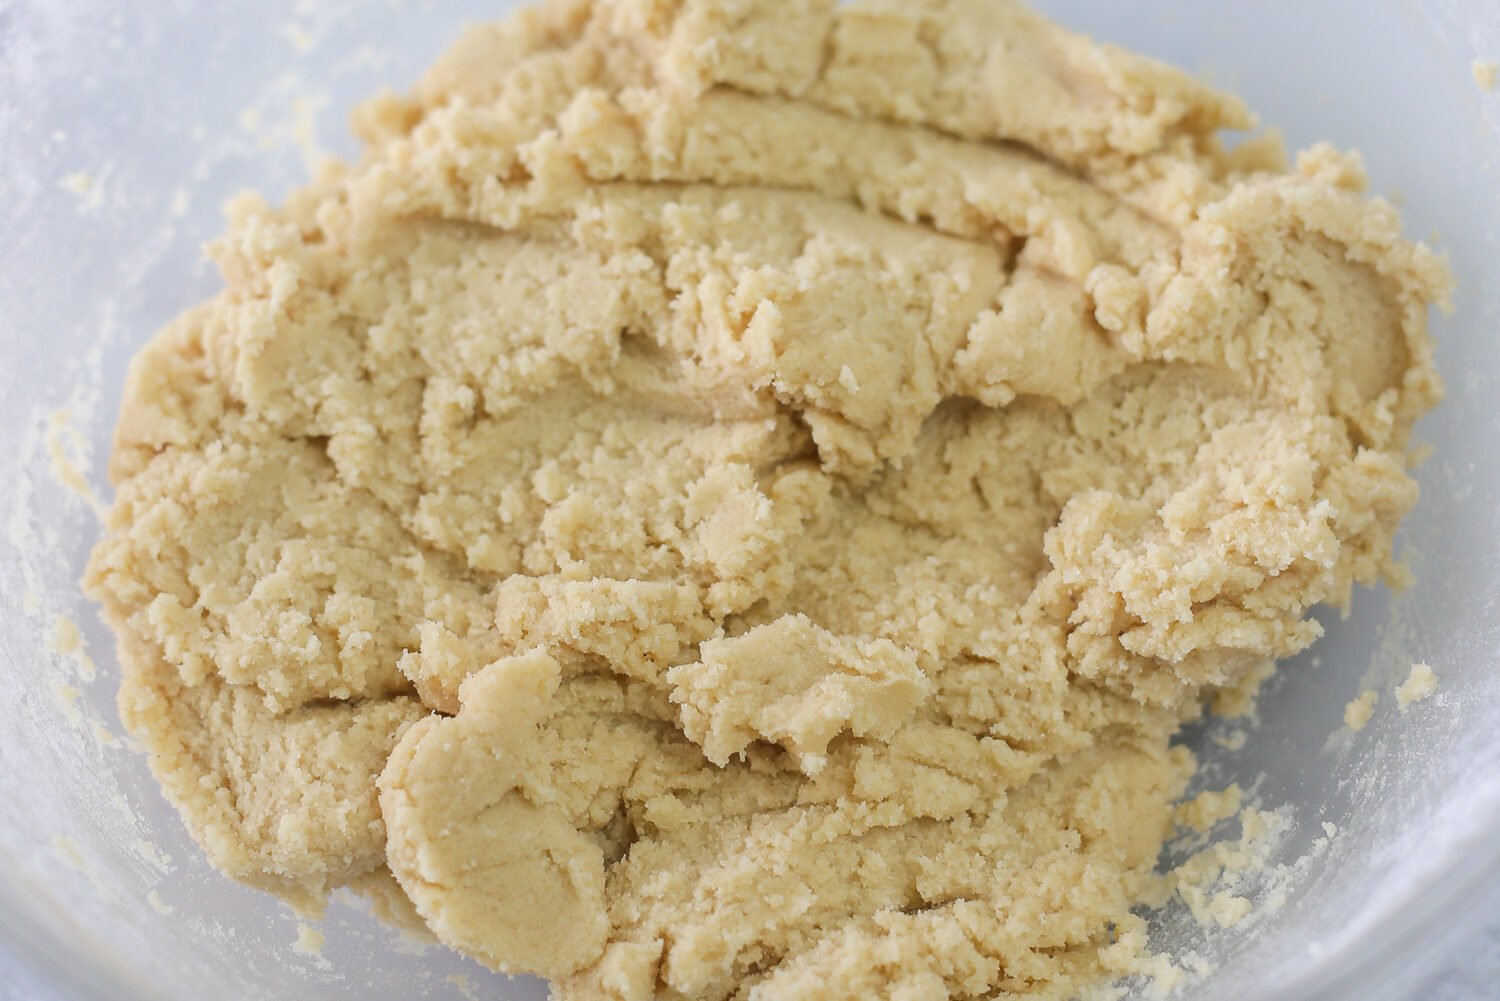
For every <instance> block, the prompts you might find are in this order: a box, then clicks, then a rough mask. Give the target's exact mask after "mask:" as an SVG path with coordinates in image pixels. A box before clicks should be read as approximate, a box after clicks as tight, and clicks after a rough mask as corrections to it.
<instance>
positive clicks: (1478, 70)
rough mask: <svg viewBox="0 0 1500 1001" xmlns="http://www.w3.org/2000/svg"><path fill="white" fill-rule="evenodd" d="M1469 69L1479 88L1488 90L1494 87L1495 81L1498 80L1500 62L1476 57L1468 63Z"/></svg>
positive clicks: (1499, 77) (1499, 76) (1499, 78)
mask: <svg viewBox="0 0 1500 1001" xmlns="http://www.w3.org/2000/svg"><path fill="white" fill-rule="evenodd" d="M1469 70H1470V72H1471V73H1473V75H1474V82H1475V83H1477V84H1478V85H1479V89H1480V90H1483V91H1485V92H1489V91H1492V90H1494V89H1495V83H1496V81H1497V80H1500V64H1497V63H1495V62H1494V61H1492V60H1489V59H1476V60H1474V62H1473V63H1471V64H1470V66H1469Z"/></svg>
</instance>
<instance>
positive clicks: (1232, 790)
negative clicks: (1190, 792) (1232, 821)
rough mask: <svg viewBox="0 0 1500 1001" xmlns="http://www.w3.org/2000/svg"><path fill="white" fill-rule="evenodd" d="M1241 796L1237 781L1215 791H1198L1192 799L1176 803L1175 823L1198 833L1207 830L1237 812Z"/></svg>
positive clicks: (1240, 803)
mask: <svg viewBox="0 0 1500 1001" xmlns="http://www.w3.org/2000/svg"><path fill="white" fill-rule="evenodd" d="M1243 798H1244V797H1243V792H1242V791H1241V789H1240V787H1239V784H1238V783H1235V784H1233V785H1230V786H1228V787H1227V788H1225V789H1223V790H1220V791H1217V792H1214V791H1208V792H1202V793H1199V794H1198V795H1197V796H1196V797H1194V798H1193V799H1190V800H1188V801H1187V802H1186V803H1182V804H1180V805H1178V807H1177V811H1176V816H1175V820H1176V823H1177V825H1178V826H1179V827H1186V828H1190V829H1191V830H1194V831H1197V832H1198V833H1200V834H1201V833H1204V832H1207V831H1208V830H1209V829H1210V828H1212V827H1213V826H1214V825H1215V824H1217V823H1219V822H1220V821H1221V820H1227V819H1229V818H1230V817H1233V816H1234V815H1235V814H1237V813H1239V812H1240V808H1241V806H1242V800H1243Z"/></svg>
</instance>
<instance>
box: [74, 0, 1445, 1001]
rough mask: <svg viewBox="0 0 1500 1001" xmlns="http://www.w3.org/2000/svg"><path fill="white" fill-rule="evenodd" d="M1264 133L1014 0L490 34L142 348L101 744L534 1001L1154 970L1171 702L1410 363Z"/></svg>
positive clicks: (1392, 245) (1318, 517)
mask: <svg viewBox="0 0 1500 1001" xmlns="http://www.w3.org/2000/svg"><path fill="white" fill-rule="evenodd" d="M1252 124H1253V121H1252V118H1251V116H1250V115H1249V114H1248V112H1247V111H1246V109H1245V108H1244V107H1243V106H1242V105H1241V104H1240V102H1238V101H1237V100H1235V99H1233V98H1231V97H1228V96H1226V95H1223V94H1221V93H1218V92H1217V91H1214V90H1212V89H1210V88H1208V87H1206V86H1204V85H1202V84H1200V83H1198V82H1197V81H1195V80H1193V79H1192V78H1190V77H1188V76H1186V75H1184V74H1182V73H1180V72H1178V71H1176V70H1174V69H1171V68H1168V67H1166V66H1162V65H1160V64H1157V63H1154V62H1151V61H1149V60H1146V59H1144V58H1140V57H1137V56H1134V55H1131V54H1128V53H1126V52H1123V51H1121V50H1119V49H1116V48H1112V47H1109V46H1101V45H1097V44H1094V43H1092V42H1090V41H1088V40H1086V39H1083V38H1081V37H1079V36H1076V35H1073V34H1070V33H1068V32H1066V31H1064V30H1062V29H1060V28H1058V27H1056V26H1054V25H1052V24H1051V23H1049V22H1047V21H1046V20H1044V19H1042V18H1040V17H1039V16H1037V15H1035V14H1033V13H1031V12H1030V11H1029V10H1027V9H1025V8H1024V7H1022V6H1019V5H1018V4H1015V3H1011V2H1007V0H923V2H921V3H908V2H901V3H897V2H894V0H860V2H855V3H851V4H842V5H841V4H835V3H834V2H833V0H795V2H788V0H592V2H585V0H554V2H551V3H549V4H547V5H546V6H543V7H540V8H538V9H534V10H529V11H526V12H523V13H521V14H519V15H517V16H516V17H514V18H513V19H511V20H510V21H508V22H506V23H504V24H500V25H494V26H487V27H478V28H474V29H472V30H471V31H469V32H468V33H467V34H466V35H465V36H464V37H463V38H462V39H461V40H460V41H459V42H458V43H457V45H456V46H455V47H454V48H453V50H452V51H450V52H449V53H448V54H447V55H446V56H444V57H443V59H442V60H440V61H439V63H438V64H437V65H436V66H434V67H433V69H432V70H431V71H430V72H429V73H428V74H427V75H426V76H425V78H424V79H423V80H422V82H421V83H420V84H419V85H418V87H417V88H416V89H415V91H414V92H413V93H412V94H411V95H409V96H395V95H391V94H387V95H383V96H380V97H377V98H376V99H374V100H373V101H371V102H369V103H368V104H366V105H365V106H364V107H363V108H362V109H361V111H360V112H359V113H358V114H357V116H356V128H357V130H358V131H359V133H360V135H361V136H362V138H363V140H364V142H365V152H364V154H363V156H362V158H361V159H360V160H359V161H358V162H357V163H355V164H352V165H349V166H347V167H337V168H331V169H330V170H328V171H327V172H326V173H325V174H324V175H323V176H321V177H320V178H319V179H318V180H317V181H316V182H315V183H313V184H312V185H310V186H309V187H308V188H306V189H304V190H302V191H299V192H297V193H295V194H294V195H292V196H291V197H290V198H289V199H288V200H287V202H286V204H284V205H282V206H281V207H279V208H273V207H271V206H269V205H268V204H266V203H265V202H264V201H262V200H260V199H258V198H256V197H254V196H244V197H242V198H241V199H239V200H238V201H237V202H236V203H235V204H234V205H233V207H232V211H231V226H230V230H229V232H228V234H227V235H226V236H225V237H224V238H223V239H221V240H220V241H218V242H217V243H216V244H215V245H214V246H213V255H214V257H215V259H216V261H217V262H218V265H219V267H220V270H221V271H222V273H223V276H224V280H225V288H224V290H223V291H222V292H221V293H220V294H219V295H218V296H216V297H215V298H214V299H212V300H211V301H209V302H207V303H205V304H203V305H201V306H198V307H197V308H195V309H192V310H190V311H189V312H188V313H186V314H185V315H184V316H183V317H182V318H181V319H179V320H178V321H177V322H175V323H174V324H172V325H171V326H169V327H168V328H167V329H166V330H164V331H163V332H161V333H160V334H159V335H158V336H157V337H156V338H155V340H153V341H152V342H151V343H150V344H149V345H148V346H147V347H146V348H145V349H144V350H143V351H142V352H141V354H140V355H139V357H138V358H137V359H136V360H135V363H134V365H133V366H132V368H131V371H130V375H129V379H128V384H127V387H126V393H125V400H124V404H123V407H122V409H121V414H120V419H119V426H118V433H117V443H116V447H115V450H114V454H113V457H112V460H111V473H112V477H113V481H114V483H115V486H116V496H115V500H114V504H113V507H112V508H111V510H110V513H109V517H108V523H107V532H106V536H105V538H104V539H103V541H101V542H100V543H99V545H98V548H97V549H96V550H95V553H94V556H93V560H92V563H91V565H90V568H89V572H88V578H87V586H88V588H89V590H90V591H91V593H92V594H93V595H95V596H96V597H97V598H98V600H99V601H100V602H101V603H102V604H103V607H104V610H105V614H106V615H107V617H108V619H109V621H110V622H111V623H112V625H113V626H114V628H115V629H116V631H117V632H118V634H119V643H120V647H119V653H120V658H119V659H120V662H121V667H122V670H123V677H122V682H121V694H120V704H121V710H122V714H123V716H124V719H125V722H126V723H127V725H128V726H129V728H130V730H131V732H132V733H133V734H134V735H135V736H136V738H137V739H138V740H139V741H140V742H141V743H142V744H143V745H144V747H145V748H146V750H147V751H148V752H149V754H150V760H151V766H152V768H153V770H154V772H155V774H156V775H157V777H158V779H159V780H160V781H161V784H162V786H163V788H164V790H165V791H166V793H167V795H168V796H169V798H170V799H171V800H172V801H173V802H174V803H175V804H176V806H177V807H178V809H179V810H180V811H181V813H182V815H183V817H184V819H185V821H186V822H187V824H188V826H189V828H190V829H191V831H192V832H193V834H194V836H195V837H196V838H197V840H198V841H199V843H200V844H202V845H203V847H204V849H205V851H206V852H207V853H208V855H209V857H210V858H211V860H212V861H213V862H214V864H216V865H217V866H219V867H220V868H221V869H223V870H224V871H225V872H227V873H229V874H230V875H232V876H234V877H236V878H238V879H241V880H244V881H246V882H249V883H252V884H254V885H257V886H262V887H265V888H268V889H271V890H274V891H276V892H279V893H282V894H284V895H287V896H288V897H290V898H292V899H294V900H295V901H297V902H299V903H301V904H303V905H305V906H316V904H317V902H318V901H319V900H321V899H322V898H323V897H324V896H326V894H327V893H328V891H329V890H331V889H332V888H335V887H338V886H346V885H349V886H355V887H367V888H376V889H377V890H378V895H379V896H380V898H381V899H382V901H384V905H385V907H386V909H387V910H389V911H391V912H393V913H401V912H402V907H401V906H400V905H399V904H393V903H392V902H391V899H390V898H391V896H392V894H396V893H397V891H396V889H395V885H394V884H398V885H399V887H400V890H401V891H402V892H404V894H405V895H406V896H407V897H409V898H410V902H411V904H412V905H414V908H415V912H416V914H417V915H419V916H420V919H421V920H422V921H423V922H425V923H426V925H427V926H428V927H429V928H430V929H431V931H432V932H433V933H434V934H435V935H436V936H437V937H438V938H439V939H441V940H442V941H443V942H445V943H447V944H448V945H450V946H452V947H454V948H457V949H459V950H462V951H463V952H466V953H468V954H470V955H472V956H475V957H477V958H478V959H480V960H481V961H483V962H485V963H486V964H488V965H490V966H492V967H494V968H496V969H501V970H507V971H515V972H520V971H529V972H536V973H540V974H543V975H545V976H548V977H550V978H552V979H553V981H554V986H555V990H556V992H557V995H558V996H559V997H561V998H574V999H586V998H587V999H596V998H612V999H619V1001H637V999H641V1001H643V999H648V998H679V999H694V1001H698V999H704V1001H708V999H723V998H730V997H735V998H767V999H768V998H778V999H788V998H799V999H813V998H819V999H822V998H866V997H877V996H879V997H907V998H935V997H981V996H984V997H988V996H993V995H995V994H996V993H997V992H998V993H1003V994H1005V995H1006V996H1026V997H1036V998H1052V999H1063V998H1070V997H1073V996H1074V995H1076V994H1077V993H1079V992H1080V991H1083V990H1085V989H1088V988H1090V987H1093V986H1097V985H1099V984H1100V983H1102V982H1104V981H1106V980H1108V979H1110V978H1112V977H1115V976H1119V975H1123V974H1128V973H1130V972H1133V971H1136V970H1140V969H1145V968H1146V967H1145V965H1143V964H1144V963H1145V960H1146V959H1147V958H1148V957H1147V955H1146V953H1145V948H1146V947H1145V944H1144V943H1145V936H1144V934H1143V928H1144V925H1143V923H1142V922H1141V920H1140V919H1139V918H1138V917H1136V916H1134V915H1133V914H1132V913H1131V909H1132V907H1133V906H1134V905H1136V904H1137V903H1138V902H1139V901H1140V900H1141V897H1142V893H1143V892H1144V891H1143V887H1144V885H1145V882H1146V880H1147V878H1148V876H1149V875H1150V873H1151V871H1152V869H1153V865H1154V863H1155V861H1156V858H1157V855H1158V852H1159V851H1160V849H1161V846H1162V844H1163V841H1164V840H1165V839H1166V838H1167V837H1168V836H1169V834H1170V833H1171V830H1172V824H1173V819H1172V818H1173V807H1172V804H1173V803H1174V801H1176V800H1177V799H1178V798H1179V797H1180V795H1181V793H1182V792H1183V790H1184V788H1185V785H1186V783H1187V781H1188V778H1189V777H1190V775H1191V773H1192V771H1193V760H1192V757H1191V755H1190V754H1189V753H1188V752H1187V751H1186V750H1185V749H1183V748H1181V747H1173V746H1171V743H1170V741H1171V739H1172V737H1173V735H1174V734H1175V733H1176V732H1177V730H1178V728H1179V726H1180V725H1181V724H1182V722H1183V721H1184V720H1187V719H1190V718H1192V717H1194V716H1196V715H1198V714H1200V713H1201V712H1202V711H1203V706H1204V705H1205V700H1206V699H1207V698H1208V697H1210V696H1212V695H1213V694H1214V693H1215V692H1218V691H1221V690H1227V691H1240V690H1241V689H1250V688H1253V684H1254V682H1255V681H1256V680H1257V679H1258V678H1259V677H1260V676H1261V675H1262V674H1263V672H1264V671H1265V669H1266V666H1267V664H1268V663H1269V662H1271V661H1273V660H1274V659H1276V658H1280V657H1283V656H1286V655H1288V654H1292V653H1294V652H1296V651H1298V650H1301V649H1303V648H1304V647H1306V646H1307V645H1308V644H1309V643H1311V642H1312V641H1313V640H1314V639H1315V638H1316V636H1317V635H1318V626H1317V624H1316V623H1315V622H1314V621H1313V620H1312V619H1311V618H1309V617H1308V614H1307V613H1308V611H1309V609H1311V608H1312V607H1313V606H1314V605H1316V604H1318V603H1320V602H1332V603H1335V604H1338V603H1342V602H1344V601H1346V600H1347V598H1348V596H1349V593H1350V590H1351V588H1352V587H1353V586H1354V585H1355V584H1357V583H1371V582H1374V581H1375V580H1377V579H1378V578H1379V577H1380V576H1381V575H1382V574H1383V573H1384V572H1386V571H1388V570H1390V569H1391V567H1392V563H1391V540H1392V534H1393V532H1394V531H1395V528H1396V525H1397V523H1398V521H1399V520H1400V519H1401V517H1402V516H1403V515H1404V514H1405V513H1406V512H1407V511H1408V510H1409V509H1410V508H1411V506H1412V505H1413V504H1414V503H1415V501H1416V496H1417V490H1416V486H1415V484H1414V483H1413V481H1412V480H1411V479H1410V478H1409V477H1408V475H1407V473H1406V468H1405V455H1406V448H1407V439H1408V433H1409V430H1410V428H1411V425H1412V422H1413V421H1414V420H1415V419H1416V418H1417V417H1418V416H1420V415H1421V414H1422V413H1424V412H1425V411H1426V410H1427V409H1429V408H1430V407H1431V406H1432V405H1433V404H1434V403H1435V402H1436V400H1437V399H1438V397H1439V394H1440V388H1439V381H1438V378H1437V376H1436V374H1435V372H1434V369H1433V366H1432V354H1431V345H1430V343H1429V339H1428V334H1427V313H1428V308H1429V306H1430V305H1431V304H1433V303H1434V302H1441V301H1442V300H1443V299H1444V297H1445V295H1446V292H1447V287H1448V278H1447V274H1446V270H1445V268H1444V265H1443V264H1442V262H1441V261H1440V260H1439V259H1438V258H1436V257H1435V256H1434V255H1433V254H1432V253H1431V252H1429V251H1428V250H1427V249H1426V248H1425V247H1423V246H1421V245H1419V244H1414V243H1411V242H1408V241H1406V240H1405V239H1403V238H1402V236H1401V231H1400V225H1399V220H1398V219H1397V216H1396V213H1395V211H1394V210H1393V209H1392V208H1391V207H1390V206H1389V205H1387V204H1385V203H1383V202H1380V201H1378V200H1370V199H1367V198H1366V197H1365V196H1364V195H1363V194H1362V193H1361V192H1362V187H1363V184H1364V181H1363V177H1362V173H1361V170H1360V167H1359V164H1358V161H1357V160H1356V159H1355V158H1353V157H1352V156H1347V155H1343V154H1340V153H1337V152H1335V151H1334V150H1332V149H1330V148H1328V147H1322V146H1320V147H1317V148H1314V149H1312V150H1310V151H1308V152H1306V153H1304V154H1302V155H1301V156H1299V157H1298V158H1297V160H1296V163H1295V165H1294V166H1291V167H1288V166H1287V165H1286V164H1285V163H1284V160H1283V156H1282V154H1281V152H1280V150H1279V147H1278V146H1277V145H1276V144H1275V143H1274V142H1272V141H1264V140H1261V141H1251V142H1248V143H1244V144H1241V145H1239V146H1237V147H1235V148H1234V149H1233V150H1232V151H1230V150H1228V149H1226V147H1225V146H1224V145H1222V144H1221V143H1220V141H1219V139H1218V138H1217V136H1218V134H1219V132H1220V131H1221V130H1224V129H1231V130H1236V129H1246V128H1248V127H1250V126H1251V125H1252ZM392 875H393V876H394V884H393V881H392V879H391V876H392ZM372 892H375V891H372ZM408 920H412V919H408Z"/></svg>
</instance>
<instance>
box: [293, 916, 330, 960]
mask: <svg viewBox="0 0 1500 1001" xmlns="http://www.w3.org/2000/svg"><path fill="white" fill-rule="evenodd" d="M323 944H324V937H323V932H322V930H321V929H319V928H314V927H313V926H312V925H310V924H306V923H305V922H302V921H299V922H297V940H296V941H295V942H293V943H292V949H293V950H295V951H296V952H300V953H301V954H302V955H304V956H321V955H323Z"/></svg>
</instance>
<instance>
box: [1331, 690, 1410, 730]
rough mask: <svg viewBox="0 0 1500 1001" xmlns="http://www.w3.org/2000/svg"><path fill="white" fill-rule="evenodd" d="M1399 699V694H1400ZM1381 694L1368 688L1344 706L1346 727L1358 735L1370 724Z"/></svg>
mask: <svg viewBox="0 0 1500 1001" xmlns="http://www.w3.org/2000/svg"><path fill="white" fill-rule="evenodd" d="M1398 698H1399V694H1398ZM1379 699H1380V694H1379V693H1378V692H1376V691H1375V690H1374V689H1373V688H1367V689H1365V690H1364V691H1363V692H1360V693H1359V695H1357V696H1356V697H1355V698H1353V699H1351V700H1350V701H1349V704H1348V705H1346V706H1344V726H1346V727H1348V728H1349V729H1350V730H1351V731H1352V732H1354V733H1358V732H1359V731H1361V730H1363V729H1364V728H1365V724H1367V723H1369V722H1370V717H1371V716H1373V715H1374V714H1375V703H1376V702H1377V701H1379Z"/></svg>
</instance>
